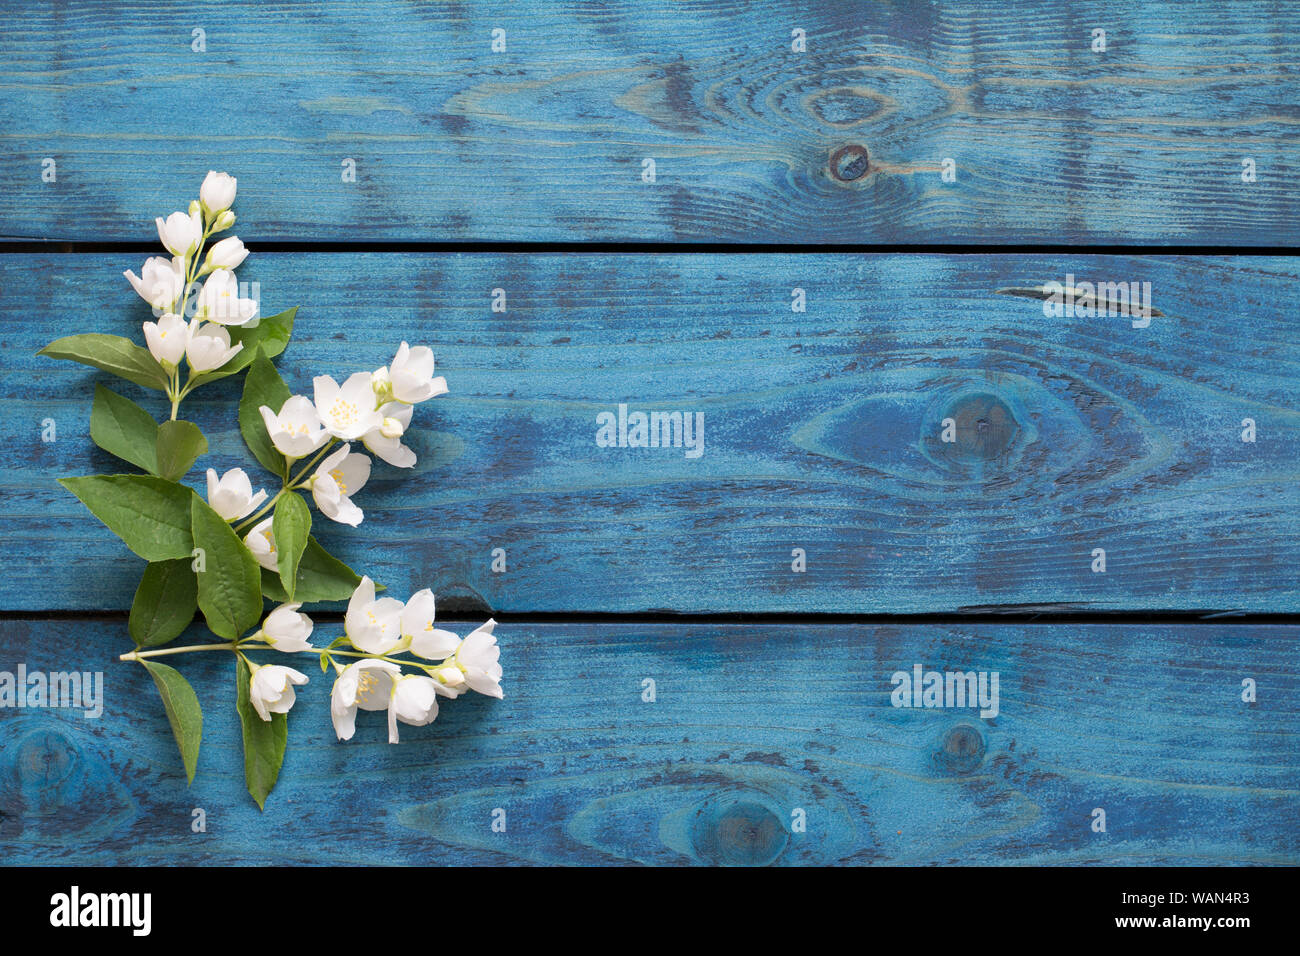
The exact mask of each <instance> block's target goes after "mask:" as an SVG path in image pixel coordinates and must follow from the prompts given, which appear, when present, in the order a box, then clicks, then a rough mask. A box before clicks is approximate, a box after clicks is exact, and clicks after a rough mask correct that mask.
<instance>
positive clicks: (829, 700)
mask: <svg viewBox="0 0 1300 956" xmlns="http://www.w3.org/2000/svg"><path fill="white" fill-rule="evenodd" d="M454 626H456V627H458V628H460V629H461V630H462V631H463V629H464V628H463V626H461V625H454ZM339 630H340V627H339V625H337V624H335V625H322V626H321V628H320V635H321V636H322V637H323V636H325V635H326V634H332V633H337V632H338V631H339ZM498 633H499V635H500V638H501V643H502V648H503V650H502V662H503V664H504V666H505V671H506V680H505V682H504V686H505V690H506V697H505V700H503V701H493V700H489V699H487V698H482V697H474V698H472V699H467V700H457V701H454V702H451V703H450V704H448V705H447V706H446V707H445V708H444V710H443V712H442V713H441V714H440V715H439V717H438V719H437V721H436V722H435V723H434V724H433V725H431V726H429V727H424V728H412V727H403V728H402V731H401V732H402V737H403V742H402V743H401V744H400V745H397V746H390V745H389V744H387V743H386V742H385V741H386V729H385V726H384V723H385V722H384V716H383V715H382V714H363V715H362V717H361V718H360V719H359V721H358V729H357V735H356V737H355V738H354V739H353V740H352V741H350V742H349V743H346V744H341V743H338V742H337V741H335V740H334V738H333V734H332V730H331V726H330V719H329V708H328V704H327V699H328V688H329V682H328V680H327V679H325V678H323V677H322V676H321V675H320V673H319V671H318V670H315V669H314V668H308V667H304V668H303V670H304V671H305V672H307V671H310V672H311V673H312V683H311V684H310V685H308V686H307V687H304V688H302V690H301V691H300V693H299V700H298V703H297V704H296V706H295V709H294V711H293V713H292V714H291V715H290V720H289V723H290V741H289V750H288V754H287V756H286V759H285V764H284V770H283V772H282V776H281V782H280V784H279V786H278V788H277V790H276V791H275V793H273V794H272V796H271V798H270V800H269V801H268V803H267V809H266V811H265V814H259V813H258V811H257V809H256V807H255V806H254V805H253V804H252V802H251V801H250V800H249V799H248V796H247V794H246V793H245V792H244V789H243V779H242V767H243V764H242V757H241V754H240V750H239V748H240V743H239V739H240V738H239V729H238V723H237V721H236V719H235V718H234V715H233V709H234V708H233V702H232V689H231V686H230V682H231V680H232V679H233V678H232V674H233V666H232V663H231V661H230V660H229V659H228V658H227V656H226V655H224V654H221V655H216V654H194V655H187V656H185V657H179V656H178V657H171V658H169V661H170V662H172V663H175V664H177V666H178V667H180V668H181V669H182V671H183V673H185V674H186V675H187V676H188V677H189V679H190V680H191V681H192V682H193V684H194V685H195V687H196V690H197V692H198V695H199V698H200V700H201V701H202V702H203V704H204V707H205V724H204V727H205V740H204V743H203V749H202V751H201V753H200V756H199V765H198V766H199V770H198V775H197V777H196V778H195V781H194V784H193V786H192V787H190V788H189V789H188V790H187V789H186V786H185V776H184V772H183V771H182V769H181V766H180V761H179V758H178V757H177V755H176V753H175V744H174V742H173V740H172V738H171V732H170V730H169V728H168V726H167V722H166V719H165V718H164V717H163V714H162V708H161V706H160V705H159V703H158V701H157V699H156V693H155V691H154V688H153V685H152V682H151V681H150V679H149V677H148V676H147V675H146V674H145V673H144V671H143V669H141V668H139V667H136V666H133V665H128V664H122V663H119V662H117V661H116V660H114V659H113V658H114V657H115V656H116V655H117V653H119V651H121V650H124V649H127V648H129V646H130V644H129V639H128V638H127V636H126V632H125V627H124V625H123V624H122V623H121V622H104V621H96V622H70V621H58V620H50V619H40V620H28V621H6V622H3V623H0V634H2V635H3V640H4V646H5V648H6V656H5V659H4V665H3V667H0V669H4V670H8V671H10V672H11V673H13V672H14V671H15V669H16V666H17V662H25V664H26V666H27V668H28V669H29V672H33V671H42V672H45V671H51V670H65V669H67V668H68V667H69V666H76V667H79V668H82V669H85V670H102V671H103V672H104V687H105V693H104V713H103V716H102V717H101V718H99V719H88V718H86V717H84V716H83V715H82V713H81V712H80V711H76V710H70V709H64V710H53V709H46V710H33V709H26V710H7V709H6V710H0V727H2V728H3V733H0V797H2V798H3V803H2V804H0V805H3V807H4V814H3V816H0V859H3V860H4V861H5V862H6V863H11V864H13V863H66V864H111V865H121V864H145V863H168V864H175V863H185V864H196V863H204V864H223V863H268V862H274V863H295V862H308V863H381V862H382V863H453V862H459V863H511V862H517V863H582V864H592V863H600V864H609V863H657V864H680V863H694V862H704V863H719V862H721V863H766V862H772V863H776V864H779V865H787V864H830V863H851V864H868V863H908V864H919V863H938V864H961V863H990V862H1017V863H1111V864H1135V865H1146V864H1187V863H1196V864H1242V863H1268V864H1283V863H1289V864H1295V863H1300V833H1298V832H1297V830H1296V828H1295V825H1294V824H1295V820H1296V818H1297V814H1298V813H1300V789H1298V788H1297V781H1296V775H1295V755H1296V748H1297V745H1298V743H1300V679H1297V676H1296V673H1295V668H1294V666H1293V664H1294V661H1295V656H1296V652H1297V650H1300V628H1296V627H1259V626H1248V625H1228V626H1215V625H1209V624H1200V625H1191V626H1178V627H1171V626H1153V625H1141V626H1122V627H1121V626H1106V625H1083V626H1069V627H1061V626H1046V625H1016V626H983V625H979V626H975V627H967V628H953V627H933V626H925V627H920V626H904V627H861V626H845V625H842V624H835V625H817V624H788V625H770V624H755V625H730V624H728V625H717V624H672V625H669V624H653V625H652V624H578V625H575V624H523V623H512V624H506V625H501V626H500V627H499V629H498ZM191 636H192V637H193V638H194V639H196V640H197V639H200V638H201V637H202V635H201V634H200V633H198V632H197V631H196V632H195V633H194V634H193V635H191ZM74 661H75V662H76V663H75V664H72V662H74ZM914 664H920V665H922V666H923V667H924V668H927V669H931V668H932V669H934V670H938V671H947V670H984V671H988V672H994V671H996V672H997V673H998V675H999V687H1000V690H999V704H998V710H999V712H998V714H997V716H996V717H990V718H988V719H981V718H980V717H979V716H978V714H977V713H976V712H975V711H973V710H966V709H935V708H931V709H925V708H921V709H916V708H895V707H893V706H892V705H891V701H890V697H891V692H892V690H893V684H892V683H891V675H892V674H893V672H894V671H896V670H911V668H912V667H913V665H914ZM1247 677H1249V678H1252V679H1254V680H1255V681H1256V683H1257V687H1258V699H1257V701H1256V702H1255V703H1250V704H1248V703H1243V702H1242V700H1241V693H1242V680H1243V679H1244V678H1247ZM647 679H649V680H652V681H654V690H655V694H654V696H655V700H654V701H653V702H646V701H643V699H642V697H643V694H644V691H643V686H644V685H643V682H644V681H645V680H647ZM196 807H197V808H203V809H204V810H205V811H206V823H207V831H206V832H205V833H194V832H192V831H191V822H192V811H193V810H194V808H196ZM497 808H501V809H503V810H504V811H505V822H506V831H505V832H504V833H498V832H494V831H493V830H492V814H493V811H494V810H495V809H497ZM1096 808H1102V809H1104V810H1105V811H1106V832H1104V833H1097V832H1093V830H1092V828H1091V824H1092V822H1093V819H1094V817H1093V811H1094V810H1095V809H1096ZM796 810H803V811H804V814H803V816H804V818H805V820H806V830H805V832H797V830H796V829H795V828H794V827H793V826H792V823H793V821H794V820H795V819H796V817H797V814H796V813H795V811H796Z"/></svg>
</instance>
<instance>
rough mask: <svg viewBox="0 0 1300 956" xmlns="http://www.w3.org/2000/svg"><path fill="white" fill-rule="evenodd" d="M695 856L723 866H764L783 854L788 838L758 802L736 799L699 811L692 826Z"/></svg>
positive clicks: (712, 804) (775, 816)
mask: <svg viewBox="0 0 1300 956" xmlns="http://www.w3.org/2000/svg"><path fill="white" fill-rule="evenodd" d="M691 839H692V842H693V844H694V849H695V852H696V854H697V855H698V856H699V857H700V859H702V860H705V861H707V862H712V863H719V864H722V865H723V866H766V865H767V864H769V863H771V862H772V861H774V860H775V859H776V858H777V857H779V856H780V855H781V853H782V852H784V850H785V848H786V844H787V843H788V842H789V839H790V835H789V834H788V833H787V832H786V829H785V826H784V825H783V824H782V822H781V818H780V817H778V816H777V815H776V814H775V813H773V812H772V811H771V810H770V809H768V808H767V807H765V806H763V805H762V804H761V803H756V802H754V801H752V800H737V801H731V802H728V803H711V804H710V805H706V806H705V807H703V808H701V810H700V812H699V814H698V816H697V817H696V819H695V821H694V824H693V825H692V827H691Z"/></svg>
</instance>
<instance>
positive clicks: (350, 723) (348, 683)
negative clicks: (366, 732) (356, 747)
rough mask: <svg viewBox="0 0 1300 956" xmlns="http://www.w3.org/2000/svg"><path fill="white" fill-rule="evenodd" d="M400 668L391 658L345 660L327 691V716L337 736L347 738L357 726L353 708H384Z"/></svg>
mask: <svg viewBox="0 0 1300 956" xmlns="http://www.w3.org/2000/svg"><path fill="white" fill-rule="evenodd" d="M401 673H402V669H401V668H400V667H398V666H397V665H396V664H394V663H392V662H391V661H379V660H374V659H372V658H367V659H365V660H359V661H357V662H356V663H354V664H349V665H348V666H347V667H345V668H343V670H342V671H341V672H340V673H339V676H338V678H337V679H336V680H335V681H334V689H333V690H332V691H330V717H331V718H332V719H333V721H334V732H335V733H336V734H338V738H339V740H351V739H352V735H353V734H354V733H356V729H357V708H358V707H360V708H361V709H362V710H385V709H387V707H388V705H389V704H390V703H391V702H392V696H393V682H394V681H395V680H396V678H397V677H398V676H399V675H400V674H401Z"/></svg>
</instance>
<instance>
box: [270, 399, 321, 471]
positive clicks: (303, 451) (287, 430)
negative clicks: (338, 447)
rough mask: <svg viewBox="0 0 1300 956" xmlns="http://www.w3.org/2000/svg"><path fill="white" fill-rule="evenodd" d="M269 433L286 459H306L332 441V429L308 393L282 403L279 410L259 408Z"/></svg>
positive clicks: (272, 441)
mask: <svg viewBox="0 0 1300 956" xmlns="http://www.w3.org/2000/svg"><path fill="white" fill-rule="evenodd" d="M258 411H259V412H261V413H262V422H263V424H265V425H266V433H267V434H268V435H269V436H270V437H271V444H273V445H274V446H275V450H276V451H278V452H279V453H280V454H282V455H284V456H285V457H286V458H302V457H304V456H305V455H310V454H311V453H312V452H315V451H320V448H321V446H322V445H324V444H325V443H326V442H327V441H329V437H330V435H329V432H327V431H326V430H325V428H324V426H323V425H322V424H321V420H320V416H319V415H317V414H316V406H315V405H313V404H312V403H311V399H309V398H308V397H307V396H306V395H294V396H292V397H290V398H289V399H287V400H286V401H285V403H284V404H283V405H282V406H280V411H279V412H278V413H276V412H273V411H271V409H270V408H268V407H267V406H265V405H262V406H261V407H260V408H258Z"/></svg>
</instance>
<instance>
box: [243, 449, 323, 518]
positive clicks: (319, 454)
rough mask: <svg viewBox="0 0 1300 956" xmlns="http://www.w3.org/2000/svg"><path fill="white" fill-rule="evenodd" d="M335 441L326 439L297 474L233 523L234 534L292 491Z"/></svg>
mask: <svg viewBox="0 0 1300 956" xmlns="http://www.w3.org/2000/svg"><path fill="white" fill-rule="evenodd" d="M337 442H338V439H337V438H331V439H330V440H329V441H327V442H326V443H325V445H324V446H323V447H322V448H321V450H320V451H318V452H317V453H316V454H315V455H314V456H313V457H312V458H311V460H310V461H308V462H307V464H305V465H303V467H302V470H301V471H299V472H298V474H296V475H294V476H293V477H291V478H287V479H285V482H284V487H282V488H281V489H280V490H279V491H277V492H276V493H275V497H274V498H272V499H271V500H270V501H268V502H267V503H266V504H264V505H262V507H260V508H258V509H257V510H256V511H254V512H253V513H252V514H251V515H249V516H248V517H247V518H245V519H244V520H243V521H241V522H240V523H239V524H237V525H235V534H239V532H241V531H243V530H244V529H245V528H248V527H251V526H252V525H254V524H256V523H257V519H258V518H260V517H262V515H264V514H266V513H267V512H268V511H270V510H271V509H272V508H274V507H275V503H276V502H277V501H279V500H280V497H281V496H282V495H283V494H284V493H285V492H287V491H292V490H293V487H294V485H296V484H298V482H299V481H300V480H301V479H302V476H303V475H305V474H306V473H307V472H309V471H311V469H312V468H314V467H315V466H316V465H317V463H319V462H320V460H321V459H322V458H324V457H325V454H326V452H328V451H329V450H330V449H331V448H332V447H333V446H334V445H335V444H336V443H337Z"/></svg>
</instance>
